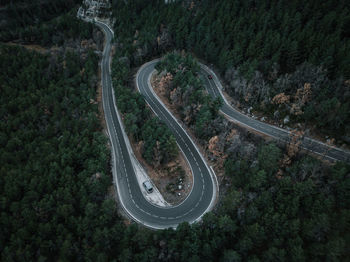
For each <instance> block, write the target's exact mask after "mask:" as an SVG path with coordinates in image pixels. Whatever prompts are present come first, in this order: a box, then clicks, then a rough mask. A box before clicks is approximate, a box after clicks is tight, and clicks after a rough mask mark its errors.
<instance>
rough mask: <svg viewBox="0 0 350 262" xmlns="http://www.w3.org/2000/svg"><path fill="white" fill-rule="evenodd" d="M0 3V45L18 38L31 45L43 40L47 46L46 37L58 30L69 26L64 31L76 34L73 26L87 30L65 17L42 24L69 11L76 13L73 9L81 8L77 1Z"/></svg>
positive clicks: (56, 0) (70, 18) (38, 0)
mask: <svg viewBox="0 0 350 262" xmlns="http://www.w3.org/2000/svg"><path fill="white" fill-rule="evenodd" d="M0 3H1V6H2V8H1V9H0V21H1V23H0V41H3V42H7V41H12V40H19V39H21V38H25V40H26V41H29V42H34V40H37V38H41V37H42V38H43V39H44V40H43V41H44V44H46V43H47V41H49V35H54V34H55V33H56V32H57V31H58V30H61V29H62V28H60V27H61V26H67V25H70V26H72V28H71V29H70V30H69V28H67V31H71V30H75V28H76V24H80V23H81V26H85V27H86V26H87V25H86V24H85V25H83V24H82V22H79V21H78V20H76V19H72V17H69V16H68V15H64V18H65V20H66V21H57V22H53V23H52V22H50V23H49V24H45V23H44V22H48V21H50V20H52V19H54V18H56V17H57V16H59V15H61V14H64V13H66V12H68V11H71V12H74V13H75V12H76V10H72V8H73V7H75V6H76V5H77V4H78V3H79V4H80V3H81V1H80V0H53V1H42V0H34V1H24V0H17V1H12V0H11V1H8V0H2V1H0ZM67 23H68V24H67ZM61 32H62V31H61ZM61 43H62V42H61Z"/></svg>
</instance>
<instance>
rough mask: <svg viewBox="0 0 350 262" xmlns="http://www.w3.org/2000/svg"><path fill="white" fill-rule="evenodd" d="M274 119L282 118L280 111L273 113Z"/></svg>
mask: <svg viewBox="0 0 350 262" xmlns="http://www.w3.org/2000/svg"><path fill="white" fill-rule="evenodd" d="M273 117H274V118H275V119H279V118H280V112H279V111H278V110H276V111H275V112H274V113H273Z"/></svg>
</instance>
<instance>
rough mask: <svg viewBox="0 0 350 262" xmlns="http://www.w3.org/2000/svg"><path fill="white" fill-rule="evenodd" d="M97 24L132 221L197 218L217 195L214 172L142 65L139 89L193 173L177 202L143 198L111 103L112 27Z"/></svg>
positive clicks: (117, 175) (109, 117)
mask: <svg viewBox="0 0 350 262" xmlns="http://www.w3.org/2000/svg"><path fill="white" fill-rule="evenodd" d="M96 24H97V25H98V26H99V27H100V28H101V29H102V30H103V31H104V33H105V35H106V39H105V40H106V43H105V48H104V50H103V55H102V61H101V70H102V76H101V77H102V86H103V88H102V101H103V108H104V112H105V118H106V122H107V127H108V133H109V137H110V141H111V144H112V156H113V167H112V169H113V177H114V180H115V183H116V186H117V191H118V196H119V199H120V202H121V204H122V206H123V208H124V209H125V211H126V212H127V214H128V215H129V216H130V217H131V218H133V219H134V220H135V221H137V222H139V223H141V224H143V225H145V226H147V227H151V228H156V229H161V228H168V227H176V226H177V225H178V224H179V223H181V222H184V221H187V222H190V223H192V222H194V221H197V220H198V219H200V218H201V216H202V215H203V214H204V213H205V212H207V211H208V210H210V208H211V207H212V205H213V202H214V199H215V196H216V186H214V185H215V183H214V178H215V175H214V174H212V173H210V169H209V168H208V166H207V165H206V163H205V161H204V160H203V158H202V157H201V155H200V154H199V152H198V150H197V148H196V147H195V145H194V143H193V142H192V141H191V139H190V138H189V136H188V135H187V133H186V132H185V131H184V130H183V129H182V127H181V126H180V125H179V124H178V123H177V121H176V120H175V118H174V117H172V116H171V114H170V113H169V112H168V111H167V110H166V109H165V108H164V107H163V106H162V104H161V103H160V102H159V101H158V100H157V98H156V97H155V96H154V95H153V93H152V92H151V90H150V87H149V86H148V83H147V80H148V76H149V75H150V72H151V71H152V70H153V68H150V67H148V66H144V67H142V68H141V69H140V71H139V72H138V76H137V83H138V87H139V90H140V91H141V92H142V94H143V95H144V96H145V99H146V101H147V102H148V103H149V104H150V106H151V108H152V110H153V111H154V112H155V113H156V114H157V115H158V116H159V118H160V119H161V120H163V121H164V123H165V124H166V125H168V126H169V128H170V129H171V131H172V132H173V134H174V136H175V138H176V141H177V143H178V145H179V147H180V149H181V150H182V152H183V153H184V155H185V157H186V158H187V161H188V162H189V164H190V167H191V169H192V173H193V176H194V182H193V188H192V191H191V193H190V194H189V196H188V197H187V198H186V199H185V201H184V202H182V203H181V204H179V205H177V206H174V207H158V206H155V205H153V204H151V203H149V202H148V201H147V200H146V199H145V198H144V196H143V194H142V192H141V190H140V187H139V185H138V182H137V178H136V176H135V172H134V169H133V166H132V162H131V160H130V154H129V152H128V148H127V145H126V142H125V133H124V131H123V130H122V128H123V126H122V123H121V121H120V116H119V115H118V111H117V109H116V106H115V103H114V93H113V90H112V80H111V75H110V50H111V40H112V38H113V35H112V31H111V30H110V29H109V27H108V26H106V25H105V24H103V23H100V22H96Z"/></svg>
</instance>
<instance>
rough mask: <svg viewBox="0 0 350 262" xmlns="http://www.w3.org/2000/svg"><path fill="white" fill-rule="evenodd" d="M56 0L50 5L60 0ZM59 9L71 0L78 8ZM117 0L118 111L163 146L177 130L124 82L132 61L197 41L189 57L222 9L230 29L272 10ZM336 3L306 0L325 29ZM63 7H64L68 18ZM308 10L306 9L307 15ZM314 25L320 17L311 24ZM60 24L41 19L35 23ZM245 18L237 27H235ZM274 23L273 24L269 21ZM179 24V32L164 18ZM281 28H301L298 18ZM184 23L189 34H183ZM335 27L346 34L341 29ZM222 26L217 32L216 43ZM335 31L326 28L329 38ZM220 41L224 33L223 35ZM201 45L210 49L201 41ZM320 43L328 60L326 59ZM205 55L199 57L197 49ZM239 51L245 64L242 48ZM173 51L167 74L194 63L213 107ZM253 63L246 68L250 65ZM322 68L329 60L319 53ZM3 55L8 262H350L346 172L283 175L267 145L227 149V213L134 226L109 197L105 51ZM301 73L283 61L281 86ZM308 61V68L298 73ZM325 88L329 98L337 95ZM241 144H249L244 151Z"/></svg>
mask: <svg viewBox="0 0 350 262" xmlns="http://www.w3.org/2000/svg"><path fill="white" fill-rule="evenodd" d="M5 2H8V1H5ZM12 2H14V3H18V2H21V3H23V2H22V1H12ZM41 2H45V1H41ZM51 2H52V1H51ZM56 2H57V1H56ZM56 2H55V1H54V3H55V4H54V5H53V6H57V4H59V3H58V2H57V3H56ZM60 2H61V3H62V5H64V3H66V2H67V3H73V2H74V1H60ZM113 2H114V6H115V7H116V6H118V8H120V9H118V10H119V11H118V16H117V23H116V26H117V31H116V32H118V36H119V37H120V38H118V39H116V40H117V43H116V45H117V47H118V48H117V53H116V56H115V59H114V60H113V67H112V68H113V83H114V87H115V90H116V93H117V94H118V95H117V96H116V98H117V100H118V101H117V103H118V107H119V109H120V110H121V111H122V113H123V117H124V123H125V125H126V128H127V131H128V133H129V134H130V135H131V136H133V137H134V139H136V140H138V141H139V140H141V139H143V140H144V141H145V144H148V145H149V148H153V146H154V140H157V139H158V141H159V142H160V143H162V141H161V140H164V141H170V140H171V135H170V134H169V133H168V134H166V135H164V137H163V138H162V136H160V135H158V137H152V135H153V134H156V133H157V132H158V133H161V134H165V133H167V131H166V130H167V129H165V128H164V129H162V128H163V127H162V125H159V123H157V120H156V119H155V118H153V117H151V114H150V112H149V110H148V109H147V107H146V105H145V102H144V100H143V99H142V97H141V96H140V95H138V94H137V93H135V92H133V91H131V89H130V88H129V87H127V86H128V85H129V84H130V83H129V82H128V78H129V77H130V75H131V72H132V71H131V70H130V66H129V65H131V66H135V65H136V64H138V63H141V62H142V61H144V60H145V59H148V58H150V56H153V55H157V54H159V53H162V52H164V51H166V50H167V49H168V48H170V47H171V45H175V44H176V45H177V46H179V47H183V46H184V45H187V44H186V43H187V41H194V42H189V43H192V45H191V46H190V47H191V48H194V49H195V48H200V46H198V45H199V44H198V43H196V42H197V41H199V40H196V39H197V36H192V37H193V38H194V39H192V40H191V39H190V38H189V37H187V36H189V35H190V34H189V32H190V31H191V32H195V29H194V28H195V27H188V26H186V25H190V24H191V23H192V22H193V23H197V22H198V21H199V20H202V19H203V23H202V27H203V28H204V29H205V28H207V27H208V28H210V27H212V26H214V25H215V23H214V22H213V21H216V19H217V17H218V16H217V13H216V12H217V11H218V10H220V9H221V6H222V8H223V10H224V11H222V12H223V13H224V14H226V15H227V16H229V18H227V19H224V17H225V16H220V17H222V19H217V21H226V20H227V21H230V17H231V16H232V17H233V18H235V19H236V18H237V21H239V17H240V14H242V15H246V16H248V13H247V8H248V7H249V8H250V9H249V8H248V10H249V13H251V14H253V15H255V16H256V12H257V10H260V8H259V6H260V5H261V3H262V2H259V3H255V2H254V1H247V2H246V3H244V4H242V5H240V4H239V1H237V3H238V6H239V7H240V10H241V11H239V12H236V13H233V14H231V13H230V12H229V11H228V10H229V9H226V10H225V8H229V6H228V5H231V3H233V1H222V2H220V3H218V2H216V1H202V2H200V3H199V2H195V4H196V5H195V6H187V5H183V6H181V5H166V6H164V5H163V1H141V0H140V1H127V4H128V6H127V8H125V7H124V3H125V2H124V1H113ZM294 2H295V1H292V2H291V4H289V7H288V9H286V12H287V13H288V12H292V11H293V10H294V9H295V8H297V7H298V6H299V5H293V3H294ZM327 2H328V1H326V2H324V4H322V5H317V1H315V2H313V1H311V2H307V3H304V2H303V6H305V9H306V11H305V12H306V13H307V12H311V11H310V8H309V7H310V6H318V8H319V9H320V12H319V14H320V15H318V17H319V18H320V19H319V20H317V21H316V20H315V24H316V25H318V23H319V21H322V20H323V18H322V14H323V13H322V12H323V11H324V10H326V9H327V8H328V9H329V10H331V9H332V8H334V9H336V6H335V7H333V6H332V5H330V4H327ZM329 2H330V1H329ZM1 3H3V1H1ZM34 3H37V2H36V1H34ZM234 3H236V2H234ZM26 4H28V3H27V2H26ZM151 5H152V6H151ZM275 5H276V4H271V5H267V4H266V7H270V8H275V7H273V6H275ZM277 6H278V4H277ZM339 6H340V4H339ZM209 7H210V9H205V8H209ZM202 8H204V9H202ZM293 8H294V9H293ZM28 10H31V9H28ZM57 10H58V11H55V12H61V11H62V10H63V9H62V10H61V9H57ZM59 10H60V11H59ZM115 10H117V9H115ZM198 10H199V11H201V10H202V11H201V12H202V13H201V15H199V14H196V12H197V11H198ZM203 10H204V11H203ZM276 10H281V7H278V8H277V7H276ZM288 10H291V11H288ZM308 10H309V11H308ZM343 10H344V13H343V12H339V13H338V14H339V17H340V18H342V19H343V20H344V21H343V23H344V24H346V25H348V18H347V16H346V12H345V11H346V10H347V9H346V7H344V8H343ZM120 11H121V12H120ZM199 11H198V12H199ZM299 11H300V12H301V13H303V12H304V11H303V9H301V10H299ZM116 12H117V11H116ZM119 12H120V13H119ZM42 13H45V11H42ZM330 13H332V12H330ZM168 14H169V16H168ZM179 14H181V16H179ZM311 14H312V12H311ZM338 14H337V15H338ZM279 15H280V16H281V14H279ZM39 17H40V16H39ZM277 17H278V16H277ZM289 17H291V16H289ZM312 17H313V16H312V15H310V19H311V18H312ZM344 17H345V18H344ZM51 18H52V17H51V16H50V17H48V18H46V17H44V18H43V19H39V20H38V21H39V22H38V26H39V27H40V26H41V25H42V23H41V22H42V21H44V20H45V21H46V20H47V19H51ZM331 18H332V17H330V18H329V19H331ZM21 19H22V18H21V17H19V20H20V21H19V22H17V23H18V24H21V23H22V25H24V23H23V22H21ZM172 19H173V20H172ZM176 19H177V20H176ZM206 19H209V20H206ZM235 19H234V21H233V25H235V22H237V21H236V20H235ZM256 19H260V17H256ZM270 19H275V16H274V15H271V18H270ZM305 19H306V20H307V18H305ZM170 20H171V21H173V23H168V22H169V21H170ZM192 20H193V21H192ZM243 20H244V19H243ZM243 20H242V21H243ZM285 20H286V22H285V23H286V24H285V25H284V28H285V27H287V28H293V25H289V23H288V19H287V18H286V19H285ZM306 20H305V21H306ZM25 21H27V20H25ZM28 21H29V20H28ZM175 21H176V22H177V23H175ZM244 21H246V20H244ZM254 21H255V20H252V23H251V24H252V27H254V25H255V22H254ZM303 21H304V20H303ZM337 21H338V20H337ZM204 22H206V23H204ZM253 22H254V23H253ZM74 23H75V22H74ZM161 24H163V26H161ZM177 24H179V28H178V29H177V30H175V31H174V29H173V28H175V27H177V26H178V25H177ZM331 24H334V26H335V27H336V26H337V22H336V23H331ZM164 25H165V26H168V27H169V28H170V32H171V35H172V36H171V38H173V39H175V42H174V43H173V42H172V41H170V42H169V41H166V39H168V37H169V36H170V33H169V32H167V30H166V29H165V26H164ZM244 25H245V24H244V23H243V22H241V24H239V26H242V30H241V31H242V34H244V32H245V30H243V28H244ZM274 26H278V23H276V24H274ZM320 26H321V24H320ZM325 26H327V25H325ZM161 28H163V29H162V30H161ZM215 28H216V27H215ZM224 28H225V27H224ZM336 28H339V27H336ZM340 28H343V27H340ZM348 28H350V27H349V26H347V27H344V29H343V30H341V39H343V38H344V37H345V36H347V35H348V33H347V30H348ZM136 29H138V33H137V34H135V32H136ZM158 29H159V30H158ZM204 29H203V30H204ZM212 30H213V29H210V30H209V32H208V37H211V36H212V34H211V31H212ZM215 30H216V29H215ZM218 30H220V29H218ZM286 30H287V29H286ZM288 30H289V29H288ZM216 31H217V30H216ZM318 31H320V30H318ZM335 31H336V30H335ZM2 32H3V31H1V33H2ZM88 32H91V31H88ZM281 32H282V31H281ZM313 32H315V31H313ZM61 33H62V32H61ZM257 33H258V32H257ZM287 33H288V32H287ZM311 33H312V32H311ZM328 33H329V32H328ZM328 33H327V30H325V31H322V32H319V34H328ZM158 34H160V36H159V37H160V38H159V41H157V36H158ZM181 34H183V37H181ZM63 35H64V34H63ZM116 35H117V34H116ZM221 35H222V34H220V31H217V36H221ZM283 35H284V34H283ZM233 37H235V36H233ZM252 37H255V34H254V35H253V36H252ZM263 37H265V34H264V35H263ZM286 37H287V36H286ZM291 37H295V34H292V35H291ZM241 38H243V36H241V37H240V39H241ZM219 39H220V38H218V39H216V38H215V39H211V41H209V42H208V43H209V45H210V43H211V42H212V41H213V42H214V43H216V44H215V45H214V46H213V48H214V49H217V50H219V51H218V53H220V52H221V51H226V50H231V49H227V48H225V46H220V43H221V42H220V40H219ZM310 39H312V38H310ZM325 39H326V40H327V41H328V40H329V39H328V38H327V37H326V38H325ZM63 40H66V39H64V38H63ZM163 40H164V41H163ZM35 41H39V39H37V40H35ZM242 41H245V40H244V39H242ZM199 42H200V41H199ZM34 43H37V42H34ZM63 43H64V42H63ZM170 43H172V44H170ZM203 43H205V42H203ZM336 43H337V41H335V44H336ZM231 44H232V43H230V45H231ZM233 44H234V43H233ZM202 48H203V50H206V49H207V48H208V47H207V46H206V45H203V47H202ZM233 48H234V46H233ZM242 48H243V49H244V47H242ZM322 48H323V47H322ZM322 48H320V49H319V50H318V51H317V52H319V53H318V54H322V52H324V50H322ZM188 49H190V48H188ZM195 51H196V50H195ZM199 51H200V50H199ZM199 51H196V52H198V53H199V54H201V53H200V52H199ZM253 51H254V50H253ZM229 52H230V51H229ZM336 52H338V50H336ZM339 52H340V51H339ZM208 54H210V52H208ZM243 54H244V55H245V56H246V54H245V52H243ZM171 56H173V57H175V58H174V59H175V60H176V63H175V62H174V63H170V64H168V65H167V68H169V71H170V72H171V71H172V70H173V69H176V68H177V67H178V63H179V62H180V64H184V63H189V65H190V67H189V68H193V69H194V70H192V69H190V70H188V71H187V73H186V74H185V75H186V77H187V76H188V79H187V80H188V81H190V83H191V85H193V86H195V87H196V89H195V90H196V92H194V93H195V94H193V96H194V98H193V100H191V101H192V102H193V103H197V101H199V102H200V104H204V105H205V103H206V101H207V98H205V96H203V94H202V92H201V91H200V90H201V89H200V84H198V85H197V84H196V81H194V80H193V79H192V78H193V74H195V71H196V70H195V69H196V66H195V65H193V63H192V62H191V61H192V60H191V59H190V58H189V57H176V56H174V54H172V55H170V56H168V58H170V57H171ZM220 57H221V59H223V58H224V57H223V56H216V57H213V58H209V57H207V59H209V60H211V59H213V60H211V61H213V62H215V63H216V64H217V65H218V66H219V67H220V63H217V62H216V61H214V60H215V59H219V58H220ZM249 57H250V56H247V57H245V59H247V61H248V60H249V61H250V62H252V64H253V65H254V63H253V62H254V61H251V60H250V59H249ZM231 58H232V57H231ZM231 58H230V59H231ZM332 58H334V56H333V57H332ZM343 58H344V60H343ZM177 59H178V60H177ZM182 59H184V61H183V60H182ZM317 59H320V61H323V58H322V56H320V57H319V58H317ZM345 59H346V57H337V59H336V60H335V62H334V64H335V65H336V66H337V68H340V70H339V71H338V70H337V69H336V70H333V73H334V72H335V73H337V72H342V73H344V74H345V75H346V70H343V69H341V67H342V66H343V68H346V66H345V67H344V64H342V63H343V62H342V61H345ZM0 60H1V63H0V82H1V96H0V103H1V107H0V120H1V121H0V254H1V258H0V259H1V261H56V260H57V261H157V260H158V261H276V260H277V261H344V260H346V258H347V257H349V251H348V250H347V249H346V248H347V244H346V243H348V242H349V239H350V236H349V229H348V221H349V219H350V211H349V206H350V203H349V199H350V196H349V192H350V190H349V189H350V179H349V173H350V167H349V166H346V165H344V164H342V163H338V164H337V165H335V166H333V167H326V166H324V165H323V164H322V163H320V162H318V161H316V160H313V159H311V158H305V159H297V160H296V161H295V162H294V163H292V164H291V165H289V166H288V167H283V168H282V167H280V165H281V159H282V158H283V152H282V151H281V149H279V148H277V147H276V146H275V145H273V144H266V145H261V147H260V149H259V150H258V152H257V153H251V156H250V157H249V158H247V157H246V156H245V155H244V154H241V153H237V152H240V151H239V150H234V149H232V150H231V149H230V150H229V149H227V151H230V152H231V153H230V155H229V156H228V157H227V159H226V161H225V177H226V179H225V182H224V183H226V188H225V190H227V194H226V195H225V196H224V197H223V199H221V201H220V202H219V206H218V208H217V210H215V212H213V213H209V214H207V215H205V216H204V217H203V221H202V222H201V223H198V224H194V225H189V224H187V223H184V224H181V225H179V227H178V228H177V230H173V229H169V230H163V231H150V230H147V229H144V228H139V227H138V226H137V225H136V224H132V225H130V226H125V225H124V224H123V223H122V222H121V219H120V218H119V217H118V216H117V214H116V209H115V202H114V200H111V199H108V198H106V195H107V190H108V187H109V186H111V178H110V176H109V175H108V174H109V165H108V163H109V157H108V154H109V150H108V149H107V148H106V138H105V137H104V136H103V135H102V131H101V127H100V123H99V120H98V118H97V114H98V111H97V106H96V104H95V103H94V99H95V96H96V90H95V86H96V82H95V81H96V72H97V57H96V55H95V54H94V53H93V52H89V54H88V56H87V57H86V58H82V57H81V56H79V55H77V54H75V53H72V52H65V54H64V56H55V55H50V56H44V55H39V54H37V53H33V52H29V51H27V50H25V49H22V48H15V47H8V46H2V45H1V46H0ZM250 62H247V63H248V64H249V63H250ZM309 62H312V61H309ZM316 63H318V62H317V61H316ZM320 63H321V62H320ZM296 65H297V64H296ZM224 66H227V65H225V64H224ZM237 66H239V65H237ZM246 66H247V68H249V66H248V65H246ZM292 66H293V64H291V67H290V68H289V67H288V66H286V69H283V70H286V71H285V72H283V73H282V74H281V75H280V77H281V76H283V75H284V74H286V73H288V70H292V71H293V69H292ZM303 66H305V65H300V68H301V69H299V70H300V72H299V73H300V74H301V75H302V74H303V72H304V69H302V68H303ZM282 67H283V66H282ZM307 67H308V66H307ZM172 68H173V69H172ZM298 68H299V66H298V65H297V68H296V71H295V72H293V74H297V73H298ZM309 68H310V67H309ZM312 68H313V66H311V69H310V70H311V71H312V70H313V69H312ZM224 69H225V68H222V70H224ZM342 70H343V71H342ZM241 71H242V73H243V74H246V73H247V72H249V70H248V71H246V70H245V67H243V69H241ZM330 71H331V72H332V70H330ZM299 73H298V74H299ZM333 73H330V74H329V73H327V72H323V71H322V76H323V75H324V76H325V77H327V78H328V79H333V78H334V76H333V75H332V74H333ZM176 74H178V73H177V72H175V71H174V75H176ZM180 78H181V77H178V79H177V80H176V81H178V82H176V83H177V85H179V86H182V87H184V88H186V87H185V82H182V81H181V79H180ZM325 81H328V80H325ZM326 83H328V82H326ZM339 90H341V88H340V89H339ZM197 91H198V92H197ZM320 92H321V91H320ZM327 92H328V91H327ZM327 92H325V93H323V96H329V93H327ZM339 92H341V91H339ZM321 93H322V92H321ZM189 97H192V94H191V96H189ZM332 103H335V102H332ZM209 104H210V103H209ZM204 115H205V114H204ZM216 119H217V118H216ZM216 119H212V118H211V117H208V119H207V118H205V120H206V121H204V123H205V125H204V126H206V125H213V122H214V121H216ZM193 123H194V122H193ZM193 123H192V124H193ZM194 126H196V125H194ZM158 128H159V129H158ZM198 135H200V134H198ZM160 138H161V140H159V139H160ZM147 139H149V141H147ZM244 145H246V144H244ZM146 147H147V146H146ZM161 148H166V144H164V143H163V144H162V146H161ZM170 148H174V147H173V146H171V147H170ZM237 148H239V149H241V150H245V149H246V148H245V146H238V147H237ZM146 151H147V150H145V152H146ZM151 151H152V150H149V151H148V152H151ZM169 152H171V151H169ZM232 152H235V153H232ZM252 152H255V151H254V150H253V151H252ZM162 154H164V155H166V154H165V153H162ZM254 154H255V155H254ZM170 155H171V154H170ZM227 187H228V188H227Z"/></svg>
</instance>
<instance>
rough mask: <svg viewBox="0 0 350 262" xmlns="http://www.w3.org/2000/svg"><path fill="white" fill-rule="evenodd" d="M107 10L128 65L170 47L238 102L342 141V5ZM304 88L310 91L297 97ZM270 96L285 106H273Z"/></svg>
mask: <svg viewBox="0 0 350 262" xmlns="http://www.w3.org/2000/svg"><path fill="white" fill-rule="evenodd" d="M113 10H114V17H115V18H116V20H117V21H116V24H115V30H116V32H118V34H119V36H120V37H121V38H120V39H119V40H120V41H121V42H122V43H123V44H124V45H127V46H128V48H126V53H128V54H133V56H132V57H131V61H132V63H135V64H138V63H140V62H141V61H145V60H147V59H149V58H150V57H152V56H154V55H159V54H161V53H163V52H164V51H166V50H169V49H173V48H176V49H185V50H187V51H188V52H191V51H192V52H194V53H195V54H196V55H198V56H200V57H201V58H204V59H205V60H206V61H208V62H210V63H213V64H215V65H216V67H217V68H218V69H219V71H220V72H221V73H222V76H223V78H224V79H225V80H226V84H227V90H226V91H227V92H228V93H229V94H230V95H232V96H233V97H235V98H236V99H237V100H239V101H240V103H241V104H245V105H246V106H253V107H254V108H255V109H259V110H261V111H264V112H265V113H266V114H269V115H270V116H273V115H274V113H276V111H279V112H277V113H276V114H275V116H277V115H278V116H279V118H278V120H279V121H281V120H283V118H284V117H285V116H286V115H289V117H290V120H291V121H293V122H299V123H305V124H309V126H314V127H315V130H316V131H323V132H325V133H328V134H329V135H332V136H334V137H336V138H342V137H344V136H349V132H350V131H349V126H350V124H349V121H350V120H349V119H350V118H349V113H348V112H349V111H350V110H349V109H350V104H349V101H350V84H349V81H344V78H345V79H349V78H350V66H349V63H348V61H349V60H350V40H349V35H350V31H349V28H350V15H349V14H350V6H349V3H348V2H347V1H334V0H328V1H307V3H306V2H303V1H298V0H294V1H285V0H275V1H237V0H230V1H208V0H203V1H183V2H181V1H180V2H179V1H175V2H174V3H171V4H164V1H142V0H139V1H129V2H127V4H125V3H124V2H123V1H115V2H114V8H113ZM305 84H310V91H311V92H310V94H309V96H305V97H304V99H303V98H302V97H300V98H299V97H298V94H300V93H301V91H302V89H303V88H304V86H305ZM298 90H299V91H298ZM278 94H284V95H286V96H290V100H291V101H290V103H284V104H282V105H281V104H278V103H273V101H272V99H273V98H274V96H276V95H278ZM296 109H297V110H296ZM345 140H347V139H345Z"/></svg>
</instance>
